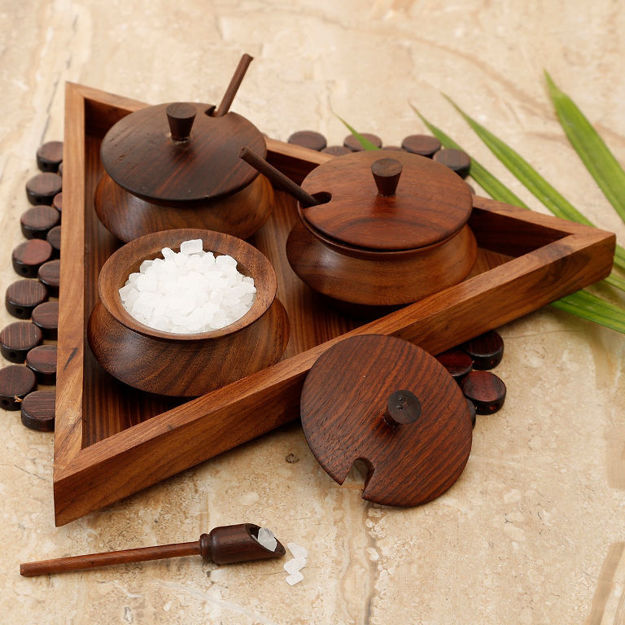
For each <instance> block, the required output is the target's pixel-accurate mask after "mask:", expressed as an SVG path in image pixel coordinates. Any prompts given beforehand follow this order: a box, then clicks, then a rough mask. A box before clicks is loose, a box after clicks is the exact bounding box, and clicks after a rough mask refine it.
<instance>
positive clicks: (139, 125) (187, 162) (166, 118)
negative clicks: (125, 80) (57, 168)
mask: <svg viewBox="0 0 625 625" xmlns="http://www.w3.org/2000/svg"><path fill="white" fill-rule="evenodd" d="M214 108H215V107H214V106H211V105H208V104H201V103H188V102H179V103H173V104H159V105H156V106H150V107H147V108H144V109H140V110H138V111H136V112H134V113H131V114H130V115H127V116H126V117H124V118H122V119H121V120H120V121H118V122H117V123H116V124H115V125H114V126H113V127H112V128H111V129H110V130H109V131H108V132H107V133H106V135H105V137H104V139H103V140H102V147H101V157H102V164H103V166H104V169H105V170H106V171H107V173H108V174H109V175H110V176H111V178H112V179H113V180H114V181H115V182H116V183H117V184H118V185H119V186H120V187H123V188H124V189H126V191H128V192H129V193H132V194H133V195H136V196H138V197H140V198H142V199H144V200H147V201H149V202H153V203H155V204H159V203H160V204H167V203H171V204H185V203H191V204H192V203H201V202H205V201H208V200H211V199H214V198H216V197H219V196H222V195H227V194H231V193H234V192H236V191H238V190H240V189H241V188H243V187H244V186H246V185H248V184H249V183H250V182H251V181H252V180H253V179H254V178H255V177H256V176H257V175H258V172H257V171H256V170H255V169H254V168H252V167H250V166H249V165H248V164H247V163H246V162H244V161H242V160H241V159H240V158H239V152H240V150H241V147H243V146H245V145H247V146H250V147H251V148H252V149H254V150H255V151H256V152H258V153H259V154H263V155H264V154H266V152H267V147H266V144H265V139H264V137H263V135H262V133H261V132H260V131H259V130H258V129H257V128H256V126H254V125H253V124H252V123H251V122H249V121H248V120H247V119H245V118H244V117H241V116H240V115H237V114H236V113H226V114H225V115H222V116H220V117H214V116H213V115H212V112H213V111H214Z"/></svg>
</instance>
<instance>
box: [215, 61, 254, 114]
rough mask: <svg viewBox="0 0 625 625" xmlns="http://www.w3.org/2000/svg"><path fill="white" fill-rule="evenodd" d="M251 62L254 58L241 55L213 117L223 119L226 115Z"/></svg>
mask: <svg viewBox="0 0 625 625" xmlns="http://www.w3.org/2000/svg"><path fill="white" fill-rule="evenodd" d="M253 60H254V57H253V56H250V55H249V54H243V56H241V59H240V60H239V64H238V65H237V67H236V69H235V70H234V74H233V75H232V78H231V79H230V83H229V84H228V87H227V88H226V91H225V93H224V96H223V98H222V99H221V102H220V103H219V106H218V107H217V109H216V110H215V113H214V115H215V117H223V116H224V115H226V114H227V113H228V111H229V110H230V107H231V106H232V102H233V101H234V97H235V96H236V94H237V91H238V90H239V87H240V86H241V83H242V82H243V78H244V77H245V74H246V72H247V68H248V67H249V66H250V63H251V62H252V61H253Z"/></svg>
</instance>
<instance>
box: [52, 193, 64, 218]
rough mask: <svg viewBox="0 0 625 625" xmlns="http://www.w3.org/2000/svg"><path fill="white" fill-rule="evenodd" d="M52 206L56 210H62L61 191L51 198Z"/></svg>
mask: <svg viewBox="0 0 625 625" xmlns="http://www.w3.org/2000/svg"><path fill="white" fill-rule="evenodd" d="M52 206H54V208H56V210H58V211H59V213H62V212H63V192H61V193H57V194H56V195H55V196H54V198H53V200H52Z"/></svg>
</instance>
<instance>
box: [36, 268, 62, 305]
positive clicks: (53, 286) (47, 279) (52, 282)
mask: <svg viewBox="0 0 625 625" xmlns="http://www.w3.org/2000/svg"><path fill="white" fill-rule="evenodd" d="M37 277H38V278H39V280H40V282H41V283H42V284H43V285H45V287H46V288H47V289H48V293H49V294H50V296H51V297H58V296H59V286H60V282H61V263H60V261H59V260H50V261H48V262H47V263H44V264H43V265H41V267H39V271H38V272H37Z"/></svg>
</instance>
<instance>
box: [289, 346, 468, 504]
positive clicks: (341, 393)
mask: <svg viewBox="0 0 625 625" xmlns="http://www.w3.org/2000/svg"><path fill="white" fill-rule="evenodd" d="M300 412H301V417H302V427H303V430H304V434H305V436H306V440H307V441H308V445H309V446H310V449H311V451H312V452H313V454H314V455H315V457H316V459H317V460H318V461H319V464H321V466H322V467H323V468H324V470H325V471H326V472H327V473H328V474H329V475H330V477H332V478H333V479H334V480H335V481H337V482H338V483H339V484H342V483H343V481H344V480H345V478H346V477H347V475H348V473H349V471H350V469H351V467H352V464H353V463H354V461H356V460H363V461H365V462H366V464H367V465H368V467H369V476H368V478H367V481H366V482H365V488H364V491H363V494H362V496H363V498H364V499H367V500H369V501H374V502H376V503H380V504H384V505H391V506H416V505H419V504H422V503H426V502H428V501H431V500H432V499H434V498H435V497H438V496H439V495H441V494H442V493H444V492H445V491H446V490H447V489H448V488H450V487H451V486H452V485H453V484H454V482H455V481H456V480H457V479H458V477H460V474H461V473H462V471H463V469H464V466H465V464H466V462H467V460H468V458H469V453H470V451H471V441H472V427H471V416H470V414H469V409H468V405H467V401H466V399H465V398H464V396H463V394H462V391H461V390H460V387H459V386H458V384H457V383H456V382H455V381H454V379H453V378H452V377H451V375H450V374H449V373H448V372H447V370H446V369H445V368H444V367H443V365H441V364H440V363H439V362H438V361H437V360H436V358H434V357H433V356H430V354H428V353H427V352H425V351H424V350H422V349H421V348H419V347H417V346H416V345H413V344H412V343H408V342H407V341H404V340H402V339H398V338H395V337H392V336H381V335H374V334H365V335H361V336H354V337H351V338H348V339H345V340H343V341H341V342H340V343H337V344H336V345H334V346H333V347H331V348H330V349H328V350H327V351H326V352H324V353H323V354H322V355H321V357H320V358H319V359H318V360H317V362H316V363H315V364H314V365H313V367H312V368H311V370H310V372H309V373H308V376H307V377H306V381H305V382H304V387H303V390H302V396H301V401H300Z"/></svg>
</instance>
